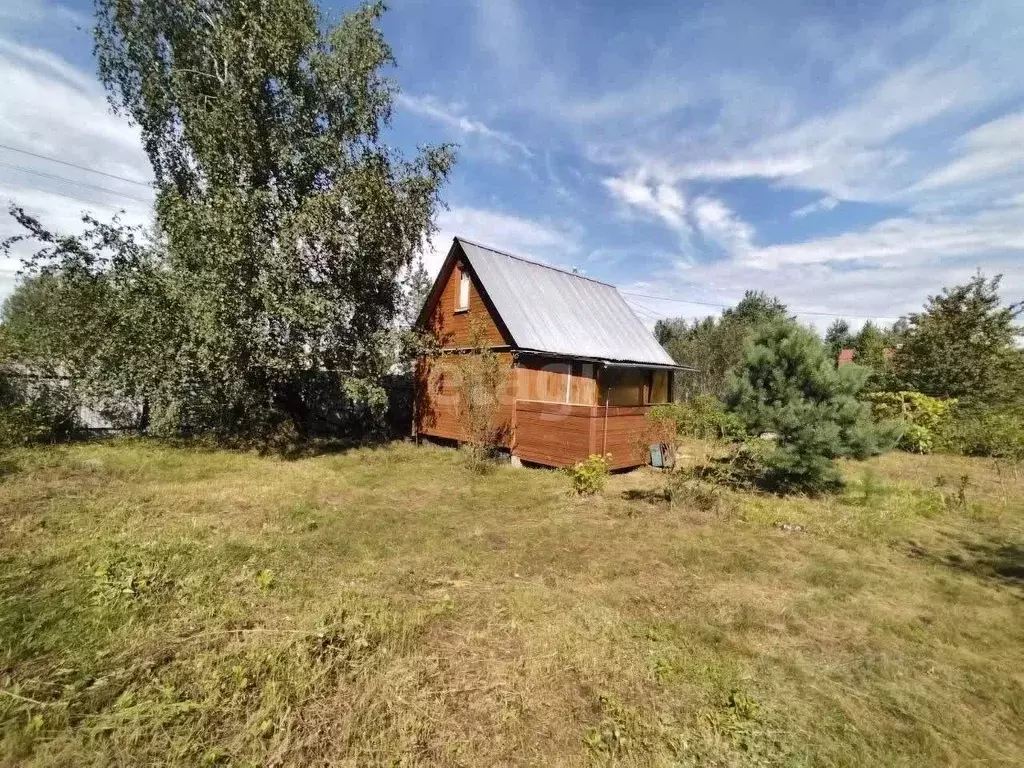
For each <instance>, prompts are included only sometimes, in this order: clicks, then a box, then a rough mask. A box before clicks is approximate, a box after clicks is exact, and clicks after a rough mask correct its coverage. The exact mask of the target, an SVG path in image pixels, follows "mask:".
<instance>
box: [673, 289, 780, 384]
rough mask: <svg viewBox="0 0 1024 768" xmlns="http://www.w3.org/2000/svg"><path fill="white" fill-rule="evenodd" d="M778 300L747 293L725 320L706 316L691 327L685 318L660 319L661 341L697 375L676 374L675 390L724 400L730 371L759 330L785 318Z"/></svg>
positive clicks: (727, 314) (678, 361)
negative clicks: (694, 369)
mask: <svg viewBox="0 0 1024 768" xmlns="http://www.w3.org/2000/svg"><path fill="white" fill-rule="evenodd" d="M786 313H787V310H786V307H785V305H784V304H782V303H781V302H780V301H779V300H778V299H776V298H772V297H769V296H767V295H766V294H764V293H763V292H760V291H747V292H746V293H745V294H744V296H743V299H742V300H741V301H740V302H739V303H738V304H737V305H736V306H735V307H732V308H730V309H727V310H725V311H724V312H723V313H722V317H721V318H720V319H719V318H715V317H706V318H704V319H703V320H697V321H694V322H693V324H692V325H690V324H689V323H687V321H686V320H683V319H674V320H659V321H658V322H657V323H656V324H655V327H654V333H655V336H656V338H657V339H658V341H659V342H660V343H661V344H662V346H664V347H665V349H666V350H667V351H668V353H669V354H670V355H671V356H672V359H673V360H675V361H676V362H677V363H680V364H681V365H688V366H693V367H695V368H697V371H696V372H689V371H687V372H684V373H680V374H676V385H677V386H676V391H678V392H680V393H681V394H683V395H685V396H687V397H694V396H696V395H709V396H712V397H717V398H722V397H724V396H725V393H726V389H727V379H728V374H729V372H730V370H732V368H733V367H735V365H736V364H737V363H738V362H739V361H740V358H741V357H742V354H743V348H744V346H745V345H746V343H747V342H748V341H749V340H750V338H751V337H752V336H753V335H754V334H755V333H756V332H757V329H758V328H760V327H761V326H762V325H764V324H766V323H771V322H773V321H776V320H781V319H784V318H785V317H786Z"/></svg>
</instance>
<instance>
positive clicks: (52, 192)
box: [7, 189, 116, 208]
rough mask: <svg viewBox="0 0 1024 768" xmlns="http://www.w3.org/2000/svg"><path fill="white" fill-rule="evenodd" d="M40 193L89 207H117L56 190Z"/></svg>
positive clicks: (12, 198)
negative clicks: (85, 204)
mask: <svg viewBox="0 0 1024 768" xmlns="http://www.w3.org/2000/svg"><path fill="white" fill-rule="evenodd" d="M40 191H42V192H43V194H45V195H55V196H57V197H63V198H67V199H68V200H76V201H77V202H79V203H88V204H89V205H102V206H106V207H108V208H110V207H116V206H112V205H111V203H104V202H102V201H100V200H93V199H91V198H88V197H79V196H77V195H69V194H68V193H67V192H55V191H54V190H51V189H47V190H40ZM7 197H10V198H11V200H14V199H15V198H14V197H11V196H10V195H7Z"/></svg>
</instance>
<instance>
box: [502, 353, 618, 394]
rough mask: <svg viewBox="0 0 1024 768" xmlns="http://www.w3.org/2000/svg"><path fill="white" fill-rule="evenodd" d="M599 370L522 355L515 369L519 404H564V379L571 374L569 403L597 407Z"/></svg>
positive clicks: (579, 363) (585, 365)
mask: <svg viewBox="0 0 1024 768" xmlns="http://www.w3.org/2000/svg"><path fill="white" fill-rule="evenodd" d="M595 369H596V366H595V365H594V364H593V363H583V362H580V361H578V360H577V361H569V360H557V359H553V358H549V357H548V358H545V357H535V356H527V355H522V356H521V357H520V358H519V366H518V367H517V368H516V377H517V379H518V384H517V386H518V390H517V391H518V395H517V397H518V398H519V399H520V400H540V401H544V402H549V403H564V402H565V377H566V374H567V373H569V372H570V371H571V374H570V375H571V377H572V378H571V380H570V382H569V402H570V403H573V404H576V405H597V404H598V401H597V378H596V373H595Z"/></svg>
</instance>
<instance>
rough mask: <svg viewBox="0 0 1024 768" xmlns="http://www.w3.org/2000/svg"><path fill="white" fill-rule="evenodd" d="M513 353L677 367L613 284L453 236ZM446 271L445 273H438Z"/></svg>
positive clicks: (453, 253)
mask: <svg viewBox="0 0 1024 768" xmlns="http://www.w3.org/2000/svg"><path fill="white" fill-rule="evenodd" d="M456 246H458V248H460V249H461V250H462V253H463V255H464V256H465V258H466V260H467V261H468V262H469V266H470V268H471V269H472V270H473V272H474V274H475V275H476V276H477V279H478V280H479V282H480V284H481V286H482V288H483V290H484V292H485V293H486V294H487V297H488V298H489V299H490V301H491V303H492V304H493V305H494V309H495V310H496V311H497V313H498V315H499V316H500V317H501V320H502V322H503V323H504V324H505V328H506V329H507V330H508V332H509V334H510V335H511V336H512V339H513V341H514V346H515V347H516V348H518V349H522V350H528V351H533V352H540V353H545V354H551V355H564V356H566V357H585V358H592V359H595V360H605V361H609V362H625V363H637V364H642V365H655V366H664V367H672V368H678V367H681V366H678V365H677V364H676V363H675V361H674V360H673V359H672V357H671V356H670V355H669V354H668V353H667V352H666V351H665V350H664V348H663V347H662V346H661V345H660V344H659V343H658V341H657V339H655V338H654V336H653V335H652V334H651V332H650V331H649V330H648V329H647V328H646V327H645V326H644V324H643V323H641V322H640V320H639V319H638V318H637V316H636V315H635V314H633V311H632V310H631V309H630V308H629V305H627V304H626V302H625V300H624V299H623V298H622V296H621V295H620V294H619V292H618V290H617V289H616V288H615V286H614V285H609V284H607V283H602V282H599V281H598V280H594V279H592V278H589V277H584V276H583V275H577V274H575V273H572V272H566V271H564V270H561V269H558V268H556V267H551V266H548V265H546V264H539V263H537V262H535V261H530V260H528V259H524V258H522V257H520V256H513V255H512V254H510V253H505V252H504V251H499V250H496V249H494V248H491V247H489V246H486V245H480V244H479V243H474V242H472V241H471V240H467V239H466V238H464V237H456V238H455V239H454V241H453V243H452V250H451V251H450V252H449V254H448V258H449V259H452V258H453V257H454V255H455V249H456ZM442 271H443V270H442Z"/></svg>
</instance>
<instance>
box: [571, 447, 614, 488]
mask: <svg viewBox="0 0 1024 768" xmlns="http://www.w3.org/2000/svg"><path fill="white" fill-rule="evenodd" d="M611 458H612V455H611V454H610V453H609V454H608V455H607V456H601V455H600V454H596V453H595V454H591V455H590V457H589V458H587V460H586V461H581V462H578V463H576V464H574V465H573V466H571V467H569V468H568V469H567V470H566V472H568V474H569V482H570V483H571V485H572V491H573V493H575V494H576V495H577V496H593V495H594V494H596V493H600V492H601V491H603V490H604V484H605V481H606V480H607V479H608V472H609V465H610V463H611Z"/></svg>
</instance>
